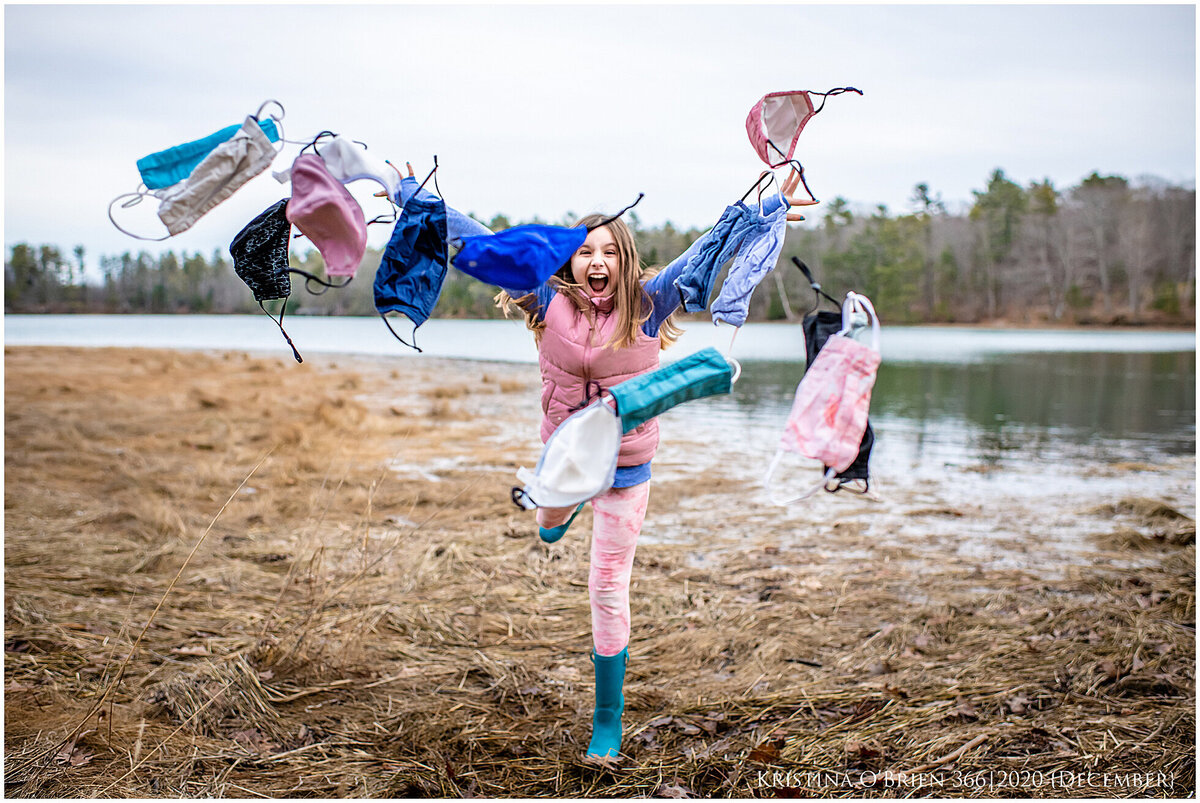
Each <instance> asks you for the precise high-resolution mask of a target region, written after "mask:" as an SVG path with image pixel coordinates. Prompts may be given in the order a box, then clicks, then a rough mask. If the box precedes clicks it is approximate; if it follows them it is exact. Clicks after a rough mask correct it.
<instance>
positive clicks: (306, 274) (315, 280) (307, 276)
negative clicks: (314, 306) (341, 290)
mask: <svg viewBox="0 0 1200 803" xmlns="http://www.w3.org/2000/svg"><path fill="white" fill-rule="evenodd" d="M287 271H288V273H295V274H297V275H299V276H303V277H304V289H305V290H307V291H308V294H309V295H313V296H322V295H325V293H327V292H329V288H331V287H333V288H338V287H345V286H346V285H348V284H350V282H351V281H353V279H354V277H353V276H347V277H346V281H344V282H342V283H341V284H333V283H332V282H327V281H325V280H324V279H322V278H320V277H318V276H313V275H312V274H311V273H309V272H308V271H306V270H300V269H299V268H288V269H287ZM310 282H313V283H315V284H319V285H320V286H321V287H324V288H325V289H324V290H321V291H319V292H318V291H316V290H313V289H312V288H311V287H309V283H310Z"/></svg>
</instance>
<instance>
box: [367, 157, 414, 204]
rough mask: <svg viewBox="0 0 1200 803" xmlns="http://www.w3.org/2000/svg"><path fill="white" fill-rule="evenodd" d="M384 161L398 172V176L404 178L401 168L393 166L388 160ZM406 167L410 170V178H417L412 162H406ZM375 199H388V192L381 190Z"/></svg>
mask: <svg viewBox="0 0 1200 803" xmlns="http://www.w3.org/2000/svg"><path fill="white" fill-rule="evenodd" d="M384 161H385V162H387V163H388V166H389V167H391V168H392V169H393V170H395V171H396V175H398V176H400V178H404V174H403V173H401V172H400V168H398V167H396V166H395V165H394V164H392V163H391V162H390V161H388V160H386V159H385V160H384ZM404 166H405V167H407V168H408V177H409V178H416V176H414V175H413V169H412V162H405V163H404ZM375 197H376V198H386V197H387V190H380V191H379V192H377V193H375Z"/></svg>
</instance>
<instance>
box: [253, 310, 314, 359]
mask: <svg viewBox="0 0 1200 803" xmlns="http://www.w3.org/2000/svg"><path fill="white" fill-rule="evenodd" d="M258 306H259V307H260V308H261V309H262V311H263V312H265V313H266V315H267V317H268V318H270V319H271V320H272V321H275V324H276V325H277V326H278V327H279V331H280V332H283V339H284V340H286V341H287V344H288V345H289V346H291V347H292V356H293V357H295V358H296V362H304V358H303V357H301V356H300V352H298V351H296V344H295V343H293V342H292V339H291V338H290V337H288V333H287V332H286V331H285V330H284V328H283V314H284V313H285V312H287V298H286V297H285V298H284V299H283V306H282V307H280V308H279V320H277V321H276V320H275V316H274V315H272V314H271V313H269V312H267V308H266V307H265V306H264V305H263V303H262V302H261V301H259V302H258Z"/></svg>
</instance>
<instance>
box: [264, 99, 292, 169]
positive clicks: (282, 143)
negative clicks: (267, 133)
mask: <svg viewBox="0 0 1200 803" xmlns="http://www.w3.org/2000/svg"><path fill="white" fill-rule="evenodd" d="M272 103H274V104H275V105H276V106H278V107H279V115H278V116H276V115H274V114H268V115H267V117H268V118H270V119H271V120H272V121H274V123H275V130H276V131H277V132H278V133H279V147H278V148H277V149H276V150H275V155H276V156H278V155H279V154H281V153H283V149H284V148H285V147H286V146H287V144H288V143H289V142H291V140H289V139H286V138H285V137H284V136H283V118H284V116H285V115H287V109H285V108H283V104H282V103H280V102H279V101H277V100H275V99H274V98H268V99H267V100H264V101H263V102H262V105H260V106H259V107H258V111H256V112H255V113H254V115H253V116H254V119H255V120H261V119H262V113H263V109H265V108H267V107H268V106H270V105H271V104H272ZM292 144H293V145H296V144H300V143H292Z"/></svg>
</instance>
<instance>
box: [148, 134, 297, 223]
mask: <svg viewBox="0 0 1200 803" xmlns="http://www.w3.org/2000/svg"><path fill="white" fill-rule="evenodd" d="M274 158H275V148H274V147H272V146H271V141H270V140H269V139H267V135H266V134H264V133H263V130H262V128H260V127H259V125H258V123H257V121H255V119H254V118H253V117H247V118H246V122H245V123H243V124H242V128H241V130H240V131H238V133H237V134H235V135H234V136H233V139H230V140H228V141H226V142H223V143H221V144H220V145H219V146H218V147H217V148H216V149H215V150H214V151H213V152H212V153H210V154H209V155H208V156H206V157H204V161H202V162H200V164H198V165H196V169H195V170H193V171H192V172H191V175H189V176H188V177H187V179H186V180H185V181H182V182H180V183H179V184H176V185H175V186H173V187H169V188H167V189H165V190H163V191H162V192H161V193H160V194H159V197H160V198H161V199H162V205H161V206H159V208H158V217H159V219H161V220H162V222H163V224H164V225H165V226H166V227H167V231H168V232H170V233H171V235H172V236H174V235H176V234H179V233H180V232H184V231H187V230H188V229H189V228H191V226H192V224H194V223H195V222H196V221H197V220H199V219H200V218H201V216H203V215H204V214H205V213H206V212H208V211H209V210H210V209H212V208H213V207H215V206H216V205H217V204H219V203H221V202H222V201H224V200H225V199H227V198H229V196H231V195H233V194H234V193H235V192H237V190H238V189H239V188H241V186H242V185H243V184H245V183H246V182H247V181H249V180H250V179H252V178H254V177H255V176H257V175H258V174H259V173H261V172H263V171H264V170H266V169H267V167H269V166H270V164H271V161H272V160H273V159H274Z"/></svg>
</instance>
